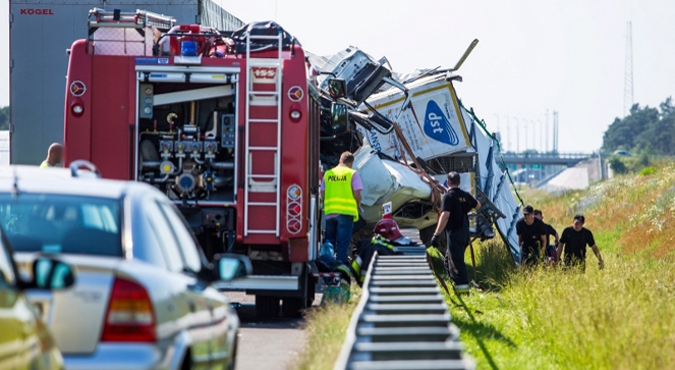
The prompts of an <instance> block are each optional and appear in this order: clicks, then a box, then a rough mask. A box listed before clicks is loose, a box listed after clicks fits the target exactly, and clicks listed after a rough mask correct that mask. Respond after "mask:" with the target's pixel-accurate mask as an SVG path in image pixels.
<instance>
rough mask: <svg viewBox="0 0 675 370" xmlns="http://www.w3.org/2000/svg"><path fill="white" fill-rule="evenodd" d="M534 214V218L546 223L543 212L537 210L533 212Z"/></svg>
mask: <svg viewBox="0 0 675 370" xmlns="http://www.w3.org/2000/svg"><path fill="white" fill-rule="evenodd" d="M532 213H533V214H534V217H536V218H538V219H540V220H542V221H544V214H543V213H541V210H539V209H535V210H534V212H532Z"/></svg>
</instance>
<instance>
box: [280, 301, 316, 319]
mask: <svg viewBox="0 0 675 370" xmlns="http://www.w3.org/2000/svg"><path fill="white" fill-rule="evenodd" d="M308 300H309V299H308V298H307V297H292V298H291V297H288V298H284V305H283V306H281V312H282V313H283V314H284V317H287V318H301V317H302V311H303V310H304V309H305V308H307V301H308Z"/></svg>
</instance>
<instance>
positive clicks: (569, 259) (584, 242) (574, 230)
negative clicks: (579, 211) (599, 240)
mask: <svg viewBox="0 0 675 370" xmlns="http://www.w3.org/2000/svg"><path fill="white" fill-rule="evenodd" d="M585 222H586V219H585V218H584V216H583V215H576V216H574V223H573V224H572V226H568V227H567V228H565V230H563V232H562V236H561V237H560V250H559V251H558V254H562V253H563V251H564V253H565V256H564V260H565V265H566V266H573V265H581V266H582V268H585V267H586V246H590V247H591V249H593V253H595V256H596V257H597V258H598V267H599V268H601V269H602V268H603V266H604V264H605V263H604V261H603V260H602V255H601V254H600V250H599V249H598V246H597V245H595V239H594V238H593V233H592V232H591V231H590V230H588V229H587V228H585V227H584V223H585Z"/></svg>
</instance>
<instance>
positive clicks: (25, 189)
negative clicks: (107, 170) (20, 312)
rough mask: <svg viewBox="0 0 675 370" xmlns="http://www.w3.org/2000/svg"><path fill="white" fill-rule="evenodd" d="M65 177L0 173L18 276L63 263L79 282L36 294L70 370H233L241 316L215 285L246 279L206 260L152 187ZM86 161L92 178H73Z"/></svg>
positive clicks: (235, 262)
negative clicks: (39, 265) (46, 259)
mask: <svg viewBox="0 0 675 370" xmlns="http://www.w3.org/2000/svg"><path fill="white" fill-rule="evenodd" d="M78 162H80V163H74V166H71V169H38V168H37V167H24V166H15V167H4V168H0V225H1V226H2V228H3V229H4V230H5V232H6V235H7V238H8V239H9V241H10V242H11V244H12V246H13V248H14V251H15V255H14V257H15V260H16V261H17V265H18V266H19V270H20V271H21V272H22V273H23V274H26V275H31V274H32V271H30V270H31V269H30V266H32V264H33V261H34V260H35V259H36V257H37V256H40V255H44V254H54V255H58V258H59V259H60V260H62V261H64V262H65V263H67V264H69V265H70V266H72V267H73V269H74V273H75V275H76V276H77V281H76V282H75V284H74V285H73V286H72V287H71V288H69V289H65V290H60V291H54V292H50V291H44V292H42V293H40V292H33V293H31V294H29V299H30V300H31V301H32V302H33V303H34V304H35V305H37V306H38V307H39V308H40V310H41V312H42V316H43V319H44V321H45V322H46V323H47V324H48V325H49V326H50V328H51V330H52V332H53V334H54V337H55V339H56V344H57V346H58V347H59V349H60V350H61V353H62V354H63V358H64V362H65V367H66V368H67V369H87V370H92V369H116V370H117V369H189V368H201V367H205V368H224V369H233V368H234V363H235V355H236V347H237V331H238V328H239V318H238V317H237V314H236V313H235V311H234V309H233V308H232V307H231V306H230V304H229V302H228V301H227V299H226V298H225V297H224V296H223V294H221V293H219V292H218V291H217V290H216V289H215V288H213V287H212V286H211V285H212V283H214V282H216V281H223V280H225V281H226V280H232V279H234V278H238V277H243V276H246V274H248V273H250V269H251V264H250V261H249V260H248V258H247V257H242V256H234V255H223V256H219V257H218V258H216V259H215V260H214V262H213V264H209V263H208V262H207V261H206V259H205V257H204V255H203V253H202V252H201V249H200V248H199V246H198V244H197V242H196V241H195V238H194V236H193V234H192V233H191V231H190V230H189V228H188V226H187V224H186V222H185V220H184V218H183V217H182V216H181V214H180V212H179V211H178V210H177V209H176V207H174V206H173V205H172V204H171V202H170V201H169V200H168V199H167V198H166V197H165V196H164V195H163V194H162V193H161V192H159V191H158V190H156V189H155V188H153V187H152V186H149V185H145V184H141V183H135V182H124V181H112V180H102V179H99V178H97V177H96V176H92V172H93V173H97V172H98V171H97V170H96V169H95V167H93V165H91V164H88V163H81V161H78ZM82 165H87V166H89V167H90V170H91V171H92V172H90V171H81V170H78V168H77V166H82Z"/></svg>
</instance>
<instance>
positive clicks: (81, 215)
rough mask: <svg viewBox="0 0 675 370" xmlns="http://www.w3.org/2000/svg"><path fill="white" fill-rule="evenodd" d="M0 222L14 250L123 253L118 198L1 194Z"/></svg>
mask: <svg viewBox="0 0 675 370" xmlns="http://www.w3.org/2000/svg"><path fill="white" fill-rule="evenodd" d="M0 225H2V228H3V229H4V230H5V234H6V235H7V239H9V242H10V244H11V246H12V248H13V249H14V251H16V252H38V251H41V252H46V253H72V254H87V255H96V256H122V237H121V232H120V201H118V200H114V199H102V198H93V197H83V196H71V195H56V194H26V193H23V194H19V195H18V196H13V195H11V194H0Z"/></svg>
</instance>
